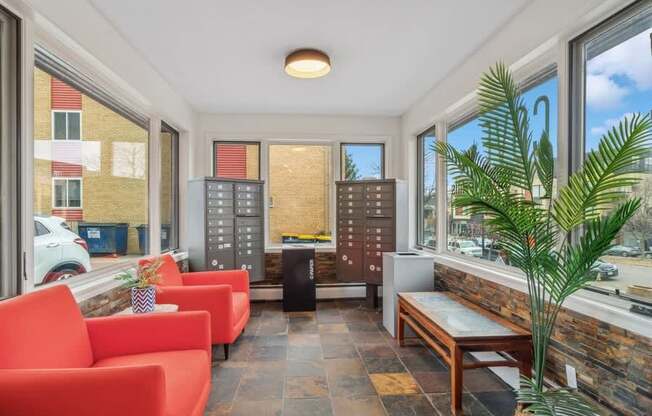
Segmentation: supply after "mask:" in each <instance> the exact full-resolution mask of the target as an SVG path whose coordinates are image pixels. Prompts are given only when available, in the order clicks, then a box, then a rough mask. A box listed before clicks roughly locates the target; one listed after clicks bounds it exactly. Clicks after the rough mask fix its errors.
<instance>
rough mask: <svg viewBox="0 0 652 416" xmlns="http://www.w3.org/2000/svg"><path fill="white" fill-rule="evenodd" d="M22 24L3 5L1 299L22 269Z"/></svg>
mask: <svg viewBox="0 0 652 416" xmlns="http://www.w3.org/2000/svg"><path fill="white" fill-rule="evenodd" d="M19 34H20V21H19V19H18V18H17V17H16V16H14V15H13V14H11V13H9V12H8V11H6V10H5V9H3V8H2V6H0V156H1V157H0V196H1V198H2V204H0V299H3V298H6V297H10V296H13V295H16V294H17V293H18V292H19V290H20V287H19V281H20V280H19V279H20V276H22V269H21V266H20V263H19V261H18V259H19V254H18V241H19V238H18V233H19V230H20V212H21V210H20V205H19V203H20V200H19V198H16V195H19V194H20V187H19V181H18V177H19V175H18V171H19V169H18V164H17V160H16V157H15V155H17V154H19V151H18V150H19V149H18V143H19V138H20V136H19V128H18V126H19V125H20V120H19V116H20V111H19V107H20V106H19V102H20V99H19V92H20V88H21V83H20V82H19V79H20V77H19V73H20V60H19V56H20V55H19V47H18V46H19Z"/></svg>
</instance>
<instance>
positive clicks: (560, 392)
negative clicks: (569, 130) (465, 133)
mask: <svg viewBox="0 0 652 416" xmlns="http://www.w3.org/2000/svg"><path fill="white" fill-rule="evenodd" d="M478 96H479V104H480V107H481V113H482V114H481V116H480V117H481V118H480V122H481V125H482V130H483V138H482V145H483V147H484V150H485V154H481V152H478V150H477V148H476V147H475V146H472V147H471V148H469V149H467V150H465V151H460V150H457V149H455V148H454V147H453V146H451V145H449V144H447V143H443V142H438V143H437V144H436V145H435V148H436V149H435V150H436V151H437V153H438V154H440V155H441V156H442V157H443V159H445V161H446V162H447V164H448V166H449V169H450V173H451V175H452V177H453V180H454V185H453V190H452V196H451V198H452V204H453V205H454V206H455V207H463V208H464V209H465V210H466V211H467V212H468V213H469V214H470V215H479V216H481V218H483V219H484V223H485V224H486V226H487V227H488V228H489V232H491V233H493V234H494V235H496V236H497V237H498V238H499V239H500V242H501V245H502V247H503V248H504V249H505V251H506V252H507V254H508V256H509V262H510V264H511V265H512V266H515V267H517V268H519V269H520V270H521V271H522V272H523V274H524V275H525V278H526V281H527V287H528V293H529V306H530V323H531V332H532V340H533V348H534V372H533V377H532V378H525V377H523V378H522V379H521V386H520V389H519V392H518V401H519V403H520V406H519V407H520V408H521V409H522V411H523V412H525V413H529V414H535V415H580V414H594V413H595V411H594V410H593V409H592V407H591V406H590V405H588V404H587V403H586V402H585V401H584V400H583V399H582V397H581V396H580V395H578V394H577V392H575V391H573V390H571V389H568V388H557V389H553V388H545V387H544V371H545V363H546V353H547V350H548V346H549V342H550V338H551V334H552V330H553V327H554V326H555V321H556V319H557V315H558V314H559V311H560V310H561V308H562V305H563V303H564V301H565V300H566V299H567V298H568V297H569V296H570V295H572V294H573V293H575V292H577V291H578V290H580V289H581V288H583V287H585V286H586V285H587V284H588V283H589V282H590V281H591V280H594V279H595V274H594V273H592V271H591V268H592V266H593V265H594V263H595V262H596V260H598V258H599V257H600V256H601V255H602V254H603V252H604V251H605V250H607V249H608V248H609V247H610V246H611V245H612V241H613V240H614V238H616V237H617V235H618V234H619V232H620V230H621V228H622V227H623V226H624V225H625V223H627V221H628V220H629V219H630V218H632V216H633V215H634V214H635V212H636V211H637V209H638V208H639V206H640V205H641V200H640V198H638V197H630V198H627V199H626V198H625V196H626V195H625V194H624V193H623V191H622V190H623V189H626V188H627V187H630V186H632V185H634V184H636V183H637V182H638V181H639V178H640V175H637V174H636V173H635V170H636V168H637V165H636V164H637V161H639V160H640V159H641V158H642V157H644V156H645V155H646V154H647V153H648V151H649V149H650V148H649V145H650V140H651V139H652V122H651V120H650V118H649V116H642V115H633V116H631V117H629V118H627V119H625V120H623V121H621V122H620V124H619V125H618V126H615V127H613V128H612V129H611V130H610V131H608V132H607V133H606V134H605V135H604V136H603V137H602V139H601V141H600V144H599V146H598V147H597V148H596V149H595V150H593V151H591V152H589V153H587V155H586V157H585V160H584V163H583V165H582V166H581V167H580V168H579V169H578V170H577V171H575V173H573V174H572V175H571V176H570V178H569V180H568V183H567V184H565V185H563V186H557V184H556V183H555V182H556V180H555V177H554V172H555V169H554V155H553V148H552V145H551V142H550V140H549V137H548V131H547V130H544V131H543V133H542V135H541V137H539V138H538V140H536V141H535V140H534V139H533V133H532V130H531V129H530V125H529V117H528V113H527V110H526V108H525V105H524V104H525V103H524V101H523V98H522V97H521V95H520V92H519V88H518V86H517V84H516V83H515V82H514V80H513V78H512V76H511V74H510V72H509V70H508V69H507V68H506V67H505V66H504V65H503V64H500V63H499V64H497V65H495V66H494V67H493V68H491V69H490V70H489V72H488V73H486V74H484V75H483V77H482V79H481V82H480V86H479V90H478ZM535 183H536V184H541V186H542V188H543V193H544V195H543V196H542V197H541V198H540V199H539V198H538V199H537V200H534V198H532V195H533V184H535ZM555 188H558V189H557V190H555Z"/></svg>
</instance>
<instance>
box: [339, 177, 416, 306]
mask: <svg viewBox="0 0 652 416" xmlns="http://www.w3.org/2000/svg"><path fill="white" fill-rule="evenodd" d="M336 185H337V261H336V267H337V278H338V279H339V280H342V281H345V282H364V283H366V284H367V285H370V286H372V290H375V289H376V287H377V286H378V285H382V284H383V253H384V252H387V251H406V250H407V249H408V219H407V183H406V182H405V181H401V180H397V179H382V180H364V181H339V182H337V183H336ZM373 296H374V297H375V295H373Z"/></svg>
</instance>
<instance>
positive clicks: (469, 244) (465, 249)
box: [448, 240, 482, 257]
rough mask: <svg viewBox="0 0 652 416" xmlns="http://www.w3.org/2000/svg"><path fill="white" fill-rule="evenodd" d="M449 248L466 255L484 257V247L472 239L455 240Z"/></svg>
mask: <svg viewBox="0 0 652 416" xmlns="http://www.w3.org/2000/svg"><path fill="white" fill-rule="evenodd" d="M448 249H449V250H451V251H454V252H456V253H460V254H464V255H466V256H473V257H482V247H478V246H477V245H476V244H475V243H474V242H473V241H471V240H456V241H453V242H452V243H451V244H450V245H449V247H448Z"/></svg>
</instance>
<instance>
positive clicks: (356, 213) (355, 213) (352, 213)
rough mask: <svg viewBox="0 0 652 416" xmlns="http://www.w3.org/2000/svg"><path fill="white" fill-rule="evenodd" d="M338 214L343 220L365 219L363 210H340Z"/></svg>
mask: <svg viewBox="0 0 652 416" xmlns="http://www.w3.org/2000/svg"><path fill="white" fill-rule="evenodd" d="M337 213H338V215H339V216H340V217H342V218H349V217H352V218H356V217H357V218H360V217H364V209H362V208H338V209H337Z"/></svg>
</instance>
